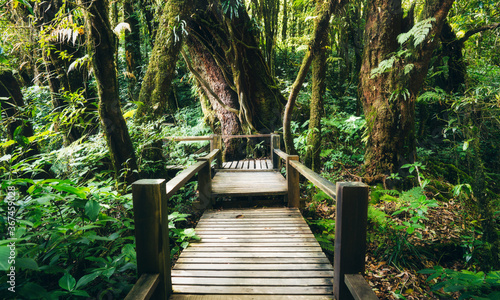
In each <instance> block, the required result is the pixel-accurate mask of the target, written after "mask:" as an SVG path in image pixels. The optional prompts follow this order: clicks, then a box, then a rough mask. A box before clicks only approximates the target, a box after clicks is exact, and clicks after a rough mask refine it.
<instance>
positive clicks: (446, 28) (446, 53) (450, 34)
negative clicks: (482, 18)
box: [436, 22, 500, 93]
mask: <svg viewBox="0 0 500 300" xmlns="http://www.w3.org/2000/svg"><path fill="white" fill-rule="evenodd" d="M499 27H500V23H492V24H488V25H484V26H477V27H473V28H471V29H469V30H467V31H466V32H464V33H463V35H462V36H461V37H458V36H457V34H456V33H455V32H454V31H453V28H452V27H451V25H450V24H449V23H448V22H445V24H444V25H443V30H442V31H441V35H440V39H441V49H440V50H441V51H440V53H439V57H440V58H442V59H443V58H445V57H446V58H447V62H446V65H447V67H448V68H447V69H448V73H447V74H441V75H440V76H439V77H438V78H437V82H436V83H437V84H438V85H439V86H440V87H441V88H442V89H443V90H445V91H447V92H451V93H454V92H458V91H460V89H461V88H462V87H463V85H465V83H466V75H467V64H466V62H465V60H464V56H463V51H464V47H465V42H466V41H467V40H468V39H470V38H471V37H472V36H474V35H475V34H478V33H480V32H484V31H488V30H495V29H497V28H499ZM441 62H442V60H441Z"/></svg>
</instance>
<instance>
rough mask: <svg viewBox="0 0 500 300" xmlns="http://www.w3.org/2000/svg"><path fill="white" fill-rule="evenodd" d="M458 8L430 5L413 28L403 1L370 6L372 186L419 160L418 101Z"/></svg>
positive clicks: (366, 79)
mask: <svg viewBox="0 0 500 300" xmlns="http://www.w3.org/2000/svg"><path fill="white" fill-rule="evenodd" d="M453 2H454V1H453V0H428V1H426V2H425V3H424V7H423V11H422V14H421V16H420V21H421V22H419V23H417V24H416V25H415V27H413V14H412V13H411V11H410V13H409V14H408V15H407V17H406V18H405V17H404V12H403V9H402V7H401V1H400V0H396V1H382V0H370V1H369V6H368V16H367V19H366V28H365V34H364V43H365V48H364V54H363V64H362V67H361V72H360V97H361V99H362V103H363V109H364V113H365V118H366V126H367V131H368V143H367V148H366V153H365V172H366V178H367V180H368V181H373V180H383V178H384V177H385V176H386V175H388V174H390V173H395V172H397V171H398V169H399V167H400V166H401V165H402V164H404V163H411V162H413V161H414V160H415V156H416V151H415V149H416V146H415V101H416V97H417V94H418V92H419V90H420V88H421V86H422V83H423V81H424V79H425V76H426V74H427V71H428V68H429V62H430V60H431V57H432V54H433V51H434V50H435V48H436V44H437V40H438V39H437V38H436V37H437V36H439V34H440V32H441V28H442V26H443V24H444V21H445V19H446V16H447V14H448V11H449V10H450V8H451V6H452V4H453ZM417 25H418V26H417ZM412 28H413V31H411V32H409V30H410V29H412ZM403 33H406V35H402V36H400V35H401V34H403ZM398 36H400V41H404V42H405V43H404V45H405V47H406V49H405V50H406V51H404V52H399V53H398V51H399V50H400V43H399V42H398ZM394 53H396V54H394ZM398 55H399V56H398ZM388 65H389V68H387V66H388ZM384 66H385V67H384Z"/></svg>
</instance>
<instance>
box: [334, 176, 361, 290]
mask: <svg viewBox="0 0 500 300" xmlns="http://www.w3.org/2000/svg"><path fill="white" fill-rule="evenodd" d="M368 189H369V187H368V185H366V184H364V183H361V182H338V183H337V209H336V216H337V218H336V220H335V252H334V253H335V254H334V259H333V260H334V264H333V269H334V278H333V294H334V297H335V299H336V300H339V299H342V300H347V299H354V298H353V297H352V295H351V293H350V292H349V289H348V287H347V285H346V284H345V282H344V275H345V274H360V273H364V271H365V254H366V223H367V216H368Z"/></svg>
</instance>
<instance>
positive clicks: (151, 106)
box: [137, 0, 192, 120]
mask: <svg viewBox="0 0 500 300" xmlns="http://www.w3.org/2000/svg"><path fill="white" fill-rule="evenodd" d="M190 8H192V1H183V0H169V1H168V2H167V4H166V5H165V6H164V7H163V12H162V15H161V18H160V20H161V21H160V25H159V27H158V32H157V35H156V38H155V43H154V48H153V52H152V54H151V57H150V59H149V64H148V69H147V71H146V75H145V76H144V80H143V82H142V86H141V91H140V94H139V102H140V103H141V104H140V105H139V107H138V111H137V113H138V120H142V119H144V118H158V117H160V116H162V115H164V114H165V113H167V111H168V110H173V105H169V103H168V98H169V97H168V96H169V92H170V88H171V84H172V79H173V78H174V74H175V66H176V63H177V60H178V58H179V52H180V49H181V46H182V40H183V36H184V32H185V30H186V29H185V20H186V18H187V15H188V13H189V11H190Z"/></svg>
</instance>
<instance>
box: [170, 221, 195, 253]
mask: <svg viewBox="0 0 500 300" xmlns="http://www.w3.org/2000/svg"><path fill="white" fill-rule="evenodd" d="M188 216H189V214H181V213H178V212H173V213H171V214H169V215H168V228H169V237H170V241H171V246H170V256H171V257H174V256H175V255H177V254H178V253H179V252H180V251H181V250H183V249H185V248H187V246H188V245H189V241H191V240H200V238H199V237H198V236H197V235H196V233H195V231H194V229H193V228H185V229H177V228H175V223H176V222H181V221H186V220H187V219H186V218H187V217H188ZM172 242H173V244H172ZM172 246H173V247H172Z"/></svg>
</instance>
